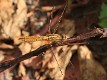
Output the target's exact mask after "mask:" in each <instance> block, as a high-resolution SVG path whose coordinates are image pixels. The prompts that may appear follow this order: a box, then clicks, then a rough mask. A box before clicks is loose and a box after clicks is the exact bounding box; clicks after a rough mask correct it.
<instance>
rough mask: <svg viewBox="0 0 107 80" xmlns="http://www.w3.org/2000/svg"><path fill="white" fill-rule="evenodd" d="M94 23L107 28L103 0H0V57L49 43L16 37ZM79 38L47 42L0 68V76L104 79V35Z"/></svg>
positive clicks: (83, 28) (5, 79) (8, 79)
mask: <svg viewBox="0 0 107 80" xmlns="http://www.w3.org/2000/svg"><path fill="white" fill-rule="evenodd" d="M66 4H67V8H66V10H65V12H64V14H63V15H61V14H62V12H63V11H64V7H66ZM61 16H62V18H61V21H60V22H59V20H58V19H59V17H61ZM94 24H98V25H100V26H101V27H100V28H106V27H107V0H99V1H98V0H0V62H3V61H8V60H12V59H15V58H17V57H19V56H22V55H25V54H27V53H30V52H31V51H34V50H36V49H37V48H39V47H40V46H42V45H45V44H49V43H50V42H49V41H35V42H20V41H18V39H17V37H18V36H45V35H47V34H55V33H56V34H59V35H62V36H66V37H67V38H69V37H73V36H76V35H80V34H84V33H86V32H88V31H90V30H92V29H95V28H97V27H98V26H95V25H94ZM92 25H93V26H92ZM49 27H50V30H49ZM84 42H87V43H88V44H83V45H78V44H74V45H72V46H68V45H65V46H59V47H52V48H51V49H49V50H47V51H46V52H44V53H43V55H40V56H34V57H32V58H29V59H27V60H24V61H22V62H20V63H18V64H17V65H15V66H13V67H11V68H8V69H7V70H5V71H3V72H1V73H0V80H107V38H98V37H95V38H90V39H88V40H86V41H84Z"/></svg>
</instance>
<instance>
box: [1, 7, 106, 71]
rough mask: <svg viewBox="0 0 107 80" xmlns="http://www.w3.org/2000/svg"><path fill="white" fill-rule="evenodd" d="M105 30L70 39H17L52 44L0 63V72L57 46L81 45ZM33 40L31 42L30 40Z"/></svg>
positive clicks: (47, 36) (51, 36) (99, 29)
mask: <svg viewBox="0 0 107 80" xmlns="http://www.w3.org/2000/svg"><path fill="white" fill-rule="evenodd" d="M65 9H66V7H65V8H64V10H63V12H62V14H61V16H60V17H59V20H58V22H60V20H61V19H62V16H63V14H64V12H65ZM106 31H107V30H106V29H102V28H95V29H93V30H91V31H89V32H87V33H84V34H81V35H78V36H75V37H70V38H63V37H62V36H61V35H59V34H48V35H46V36H36V37H35V36H27V37H26V36H22V37H19V40H21V41H22V42H23V41H25V42H31V41H38V40H39V41H40V40H49V41H52V43H50V44H45V45H43V46H40V47H39V48H37V49H36V50H34V51H31V52H29V53H28V54H25V55H22V56H20V57H18V58H16V59H13V60H8V61H5V62H1V63H0V72H2V71H4V70H6V69H8V68H10V67H12V66H14V65H16V64H17V63H19V62H21V61H23V60H26V59H29V58H31V57H33V56H39V55H42V53H43V52H46V51H47V50H48V49H50V48H51V47H57V46H63V45H74V44H78V43H79V44H82V43H83V42H84V40H87V39H89V38H91V37H95V36H101V37H102V36H103V37H104V36H105V37H107V36H106V35H105V32H106ZM32 38H33V40H32Z"/></svg>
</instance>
